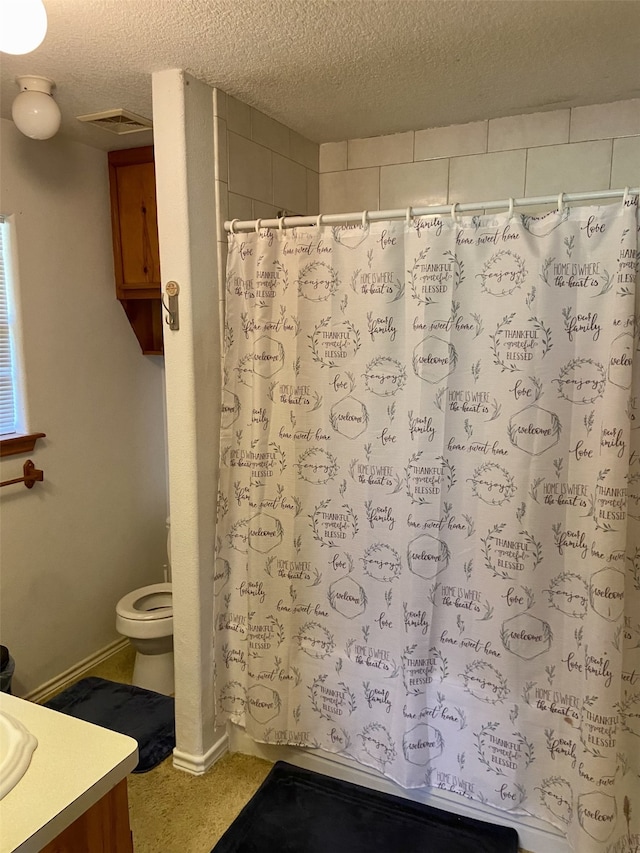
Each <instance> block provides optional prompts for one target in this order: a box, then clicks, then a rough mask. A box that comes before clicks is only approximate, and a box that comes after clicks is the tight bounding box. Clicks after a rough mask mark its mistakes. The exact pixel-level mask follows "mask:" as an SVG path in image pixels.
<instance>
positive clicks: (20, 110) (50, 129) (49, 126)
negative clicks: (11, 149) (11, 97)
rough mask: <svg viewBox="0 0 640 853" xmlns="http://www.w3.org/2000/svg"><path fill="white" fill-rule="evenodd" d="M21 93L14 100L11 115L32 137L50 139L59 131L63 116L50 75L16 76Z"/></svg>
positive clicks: (25, 132) (23, 131)
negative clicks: (52, 92) (54, 94)
mask: <svg viewBox="0 0 640 853" xmlns="http://www.w3.org/2000/svg"><path fill="white" fill-rule="evenodd" d="M16 83H17V84H18V86H19V87H20V94H19V95H18V97H17V98H16V99H15V101H14V102H13V106H12V107H11V115H12V117H13V120H14V122H15V124H16V127H17V128H18V130H19V131H20V132H21V133H24V135H25V136H29V137H31V139H50V138H51V137H52V136H55V134H56V133H57V132H58V128H59V127H60V121H61V120H62V116H61V114H60V107H59V106H58V105H57V104H56V102H55V101H54V100H53V95H52V94H51V91H52V89H53V88H54V87H55V85H56V84H55V83H54V82H53V80H50V79H49V78H48V77H35V76H33V75H30V76H28V77H16Z"/></svg>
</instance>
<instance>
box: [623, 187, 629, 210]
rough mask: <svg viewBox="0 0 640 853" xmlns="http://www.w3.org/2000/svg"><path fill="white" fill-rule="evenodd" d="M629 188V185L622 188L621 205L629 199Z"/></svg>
mask: <svg viewBox="0 0 640 853" xmlns="http://www.w3.org/2000/svg"><path fill="white" fill-rule="evenodd" d="M629 190H630V187H625V188H624V195H623V196H622V206H623V207H624V206H625V204H626V203H627V201H628V200H629Z"/></svg>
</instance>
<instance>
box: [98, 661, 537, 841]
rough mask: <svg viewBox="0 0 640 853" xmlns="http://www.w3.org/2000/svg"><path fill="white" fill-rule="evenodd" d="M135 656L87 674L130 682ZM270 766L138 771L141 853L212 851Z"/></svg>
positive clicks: (249, 763) (135, 788)
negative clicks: (199, 772)
mask: <svg viewBox="0 0 640 853" xmlns="http://www.w3.org/2000/svg"><path fill="white" fill-rule="evenodd" d="M133 661H134V653H133V650H132V649H126V650H125V651H124V652H121V653H119V654H118V655H115V656H114V657H112V658H110V659H109V660H108V661H105V662H104V663H102V664H100V665H99V666H97V667H95V668H94V669H93V670H92V671H91V672H89V673H87V675H97V676H99V677H100V678H108V679H110V680H111V681H120V682H122V683H125V684H130V683H131V674H132V672H133ZM270 769H271V764H269V763H268V762H267V761H263V760H262V759H261V758H255V757H254V756H251V755H242V754H240V753H234V754H233V755H231V754H228V755H225V756H224V757H223V758H221V759H220V761H218V762H217V763H216V764H215V765H214V766H213V767H212V768H211V769H210V770H208V771H207V772H206V773H205V774H204V775H203V776H192V775H190V774H189V773H185V772H184V771H182V770H176V769H175V768H174V766H173V764H172V761H171V757H169V758H167V759H166V761H163V762H162V764H160V765H158V767H155V768H154V769H153V770H150V771H149V772H148V773H132V774H131V775H130V776H129V777H128V779H127V785H128V788H129V815H130V820H131V829H132V831H133V844H134V850H135V853H210V851H211V848H212V847H213V846H214V844H215V843H216V842H217V841H218V839H219V838H220V836H221V835H222V834H223V833H224V831H225V830H226V829H227V827H228V826H229V825H230V824H231V823H232V822H233V820H234V819H235V817H236V816H237V814H238V813H239V812H240V810H241V809H242V807H243V806H244V805H245V804H246V803H247V802H248V801H249V800H250V799H251V797H252V796H253V794H254V793H255V791H256V790H257V789H258V787H259V786H260V784H261V783H262V781H263V779H264V778H265V776H266V775H267V773H268V772H269V770H270ZM520 853H527V851H525V850H521V851H520Z"/></svg>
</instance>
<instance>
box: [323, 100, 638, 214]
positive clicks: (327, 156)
mask: <svg viewBox="0 0 640 853" xmlns="http://www.w3.org/2000/svg"><path fill="white" fill-rule="evenodd" d="M639 184H640V99H636V100H631V101H620V102H618V103H613V104H603V105H599V106H590V107H575V108H573V109H564V110H552V111H550V112H544V113H535V114H531V115H520V116H512V117H508V118H498V119H490V120H488V121H479V122H473V123H472V124H461V125H453V126H451V127H436V128H431V129H428V130H415V131H413V130H412V131H408V132H407V133H399V134H394V135H391V136H378V137H372V138H370V139H350V140H345V141H344V142H331V143H327V144H325V145H321V146H320V210H321V212H322V213H343V212H347V211H358V210H386V209H394V208H403V207H407V206H409V205H412V206H413V207H418V206H427V205H437V204H452V203H453V202H463V201H469V202H471V201H489V200H492V199H504V198H509V197H510V196H513V197H514V198H517V197H522V196H538V195H549V194H557V193H559V192H587V191H590V190H600V189H609V188H620V187H625V186H627V185H630V186H636V187H637V186H638V185H639Z"/></svg>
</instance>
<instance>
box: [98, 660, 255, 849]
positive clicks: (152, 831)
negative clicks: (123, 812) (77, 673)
mask: <svg viewBox="0 0 640 853" xmlns="http://www.w3.org/2000/svg"><path fill="white" fill-rule="evenodd" d="M134 658H135V652H134V651H133V649H131V648H127V649H125V650H124V651H123V652H120V653H119V654H117V655H114V656H113V657H112V658H109V660H107V661H105V662H104V663H102V664H100V665H99V666H96V667H95V668H94V669H92V670H91V672H88V673H87V676H90V675H95V676H98V677H100V678H107V679H109V680H110V681H119V682H121V683H124V684H130V683H131V675H132V673H133V662H134ZM87 676H85V677H87ZM270 769H271V764H269V762H267V761H263V760H262V759H261V758H255V757H254V756H251V755H241V754H240V753H235V754H234V755H225V756H224V757H223V758H222V759H220V761H218V762H217V763H216V764H215V766H214V767H212V768H211V770H209V771H208V772H207V773H205V774H204V775H203V776H192V775H191V774H189V773H185V772H184V771H183V770H176V769H175V768H174V766H173V764H172V761H171V757H169V758H167V759H166V760H165V761H163V762H162V764H159V765H158V766H157V767H155V768H154V769H153V770H150V771H149V772H148V773H132V774H130V776H129V777H128V779H127V787H128V789H129V818H130V821H131V830H132V832H133V844H134V850H135V853H209V851H210V850H211V848H212V847H213V845H214V844H215V843H216V842H217V841H218V839H219V838H220V836H221V835H222V834H223V832H224V831H225V830H226V829H227V827H229V826H230V825H231V823H232V822H233V821H234V820H235V818H236V816H237V815H238V813H239V812H240V811H241V809H242V807H243V806H244V805H245V804H246V803H248V802H249V800H250V799H251V797H252V796H253V794H254V793H255V792H256V790H257V789H258V788H259V787H260V784H261V783H262V781H263V779H264V778H265V776H266V775H267V773H268V772H269V770H270Z"/></svg>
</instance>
